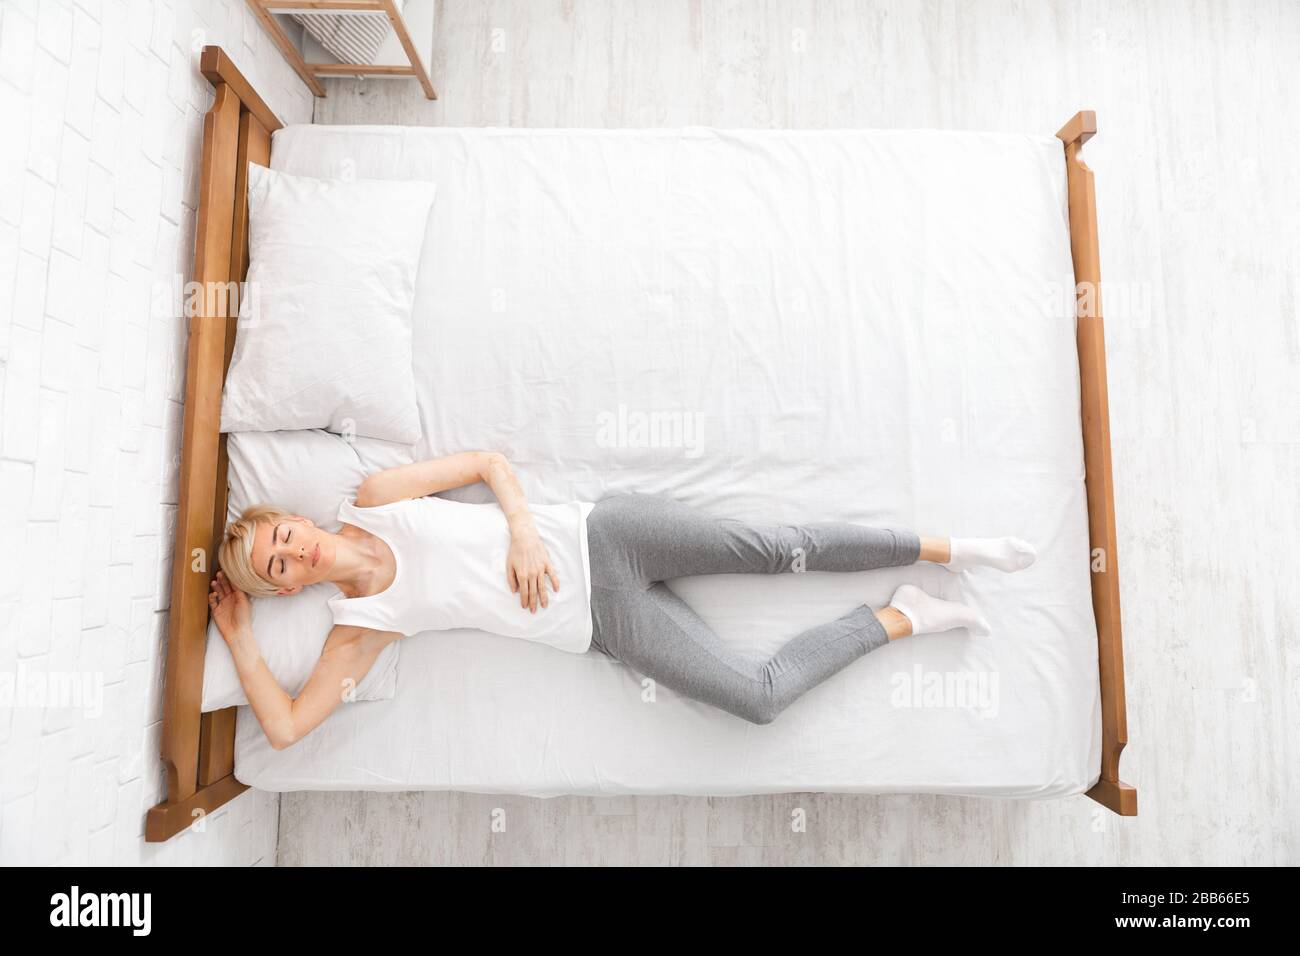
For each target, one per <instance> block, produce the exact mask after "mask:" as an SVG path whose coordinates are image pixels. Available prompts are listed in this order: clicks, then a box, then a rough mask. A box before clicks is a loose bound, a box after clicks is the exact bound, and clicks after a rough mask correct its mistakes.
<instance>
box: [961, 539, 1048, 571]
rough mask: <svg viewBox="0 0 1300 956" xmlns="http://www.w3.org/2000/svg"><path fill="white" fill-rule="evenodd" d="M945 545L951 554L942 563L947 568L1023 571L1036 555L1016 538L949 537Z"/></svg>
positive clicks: (1029, 546)
mask: <svg viewBox="0 0 1300 956" xmlns="http://www.w3.org/2000/svg"><path fill="white" fill-rule="evenodd" d="M948 547H949V548H950V549H951V551H952V554H951V556H950V557H949V558H948V560H947V561H945V562H944V565H943V566H944V567H945V568H947V569H948V570H950V571H965V570H966V569H967V568H997V569H998V570H999V571H1023V570H1024V569H1025V568H1027V567H1029V566H1030V565H1031V564H1033V563H1034V559H1035V558H1037V557H1038V552H1037V551H1035V550H1034V546H1033V545H1032V544H1030V543H1029V542H1028V541H1022V540H1020V539H1019V538H950V539H949V541H948Z"/></svg>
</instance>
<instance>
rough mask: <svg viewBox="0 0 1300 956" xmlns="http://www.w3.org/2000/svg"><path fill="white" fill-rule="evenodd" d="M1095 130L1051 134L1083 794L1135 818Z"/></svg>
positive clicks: (1088, 124) (1084, 118)
mask: <svg viewBox="0 0 1300 956" xmlns="http://www.w3.org/2000/svg"><path fill="white" fill-rule="evenodd" d="M1096 132H1097V114H1096V113H1094V112H1093V111H1092V110H1084V111H1082V112H1079V113H1076V114H1075V115H1074V116H1073V117H1072V118H1071V119H1070V121H1069V122H1068V123H1066V124H1065V126H1063V127H1062V128H1061V131H1060V132H1059V133H1057V134H1056V135H1057V137H1058V138H1059V139H1060V140H1061V142H1063V143H1064V144H1065V175H1066V183H1067V186H1068V189H1069V206H1070V253H1071V256H1072V257H1073V259H1074V281H1075V297H1076V305H1077V310H1076V314H1077V316H1078V332H1077V340H1078V349H1079V389H1080V403H1081V410H1082V416H1083V457H1084V472H1085V478H1086V481H1087V488H1088V539H1089V541H1090V542H1091V548H1092V610H1093V614H1094V616H1095V617H1096V619H1097V663H1098V669H1099V671H1100V675H1101V730H1102V751H1101V777H1100V778H1099V779H1098V781H1097V783H1096V785H1095V786H1093V788H1092V789H1091V790H1089V791H1088V796H1090V797H1092V799H1094V800H1096V801H1097V802H1098V803H1100V804H1101V805H1102V806H1104V807H1106V808H1107V809H1109V810H1112V811H1114V812H1115V813H1118V814H1120V815H1121V816H1126V817H1130V816H1136V815H1137V790H1136V788H1134V787H1132V786H1130V785H1129V784H1127V783H1124V782H1123V781H1122V780H1120V778H1119V758H1120V754H1121V753H1122V752H1123V750H1124V745H1125V744H1126V743H1128V716H1127V708H1126V704H1125V699H1124V639H1123V632H1122V630H1121V627H1120V614H1119V565H1118V562H1117V560H1116V534H1115V483H1114V478H1113V476H1112V472H1111V454H1110V405H1109V399H1108V396H1107V392H1106V334H1105V326H1104V323H1103V322H1102V317H1101V254H1100V252H1099V250H1098V243H1097V194H1096V188H1095V186H1094V184H1093V177H1092V170H1091V169H1089V168H1088V167H1087V166H1086V165H1085V164H1084V162H1083V160H1082V159H1080V158H1079V153H1080V151H1081V150H1082V149H1083V144H1084V143H1086V142H1087V141H1088V140H1089V139H1091V138H1092V135H1093V134H1094V133H1096Z"/></svg>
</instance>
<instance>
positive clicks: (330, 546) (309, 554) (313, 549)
mask: <svg viewBox="0 0 1300 956" xmlns="http://www.w3.org/2000/svg"><path fill="white" fill-rule="evenodd" d="M333 537H334V536H333V535H331V534H329V533H328V532H326V531H321V530H320V529H319V528H317V527H316V526H315V525H314V524H312V522H311V519H309V518H304V517H303V516H302V515H294V516H292V517H290V518H283V519H281V520H280V521H260V522H258V525H257V532H256V534H254V535H253V570H255V571H256V572H257V574H258V576H259V577H261V578H263V579H264V580H266V581H269V582H271V583H272V584H274V585H275V586H276V587H277V588H279V593H280V594H297V593H298V592H299V591H301V590H302V589H303V588H304V587H306V586H307V585H308V584H317V583H319V582H321V581H324V580H326V579H327V578H328V577H329V570H330V568H331V567H333V565H334V556H335V552H334V541H333Z"/></svg>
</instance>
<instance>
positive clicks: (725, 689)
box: [587, 494, 921, 724]
mask: <svg viewBox="0 0 1300 956" xmlns="http://www.w3.org/2000/svg"><path fill="white" fill-rule="evenodd" d="M587 539H588V547H589V552H590V557H591V614H592V622H593V625H594V630H593V636H592V646H593V647H595V648H596V649H598V650H601V651H603V652H605V653H606V654H608V655H610V656H611V657H614V658H617V659H618V660H620V661H622V662H623V663H624V664H627V665H628V666H630V667H632V668H633V669H635V670H637V671H639V672H640V673H641V674H643V675H645V676H647V677H650V678H652V679H653V680H654V681H656V682H657V683H659V684H662V685H663V686H665V687H669V688H671V689H673V690H675V691H677V692H679V693H682V694H685V695H687V696H688V697H692V698H694V699H696V700H701V701H704V702H705V703H708V704H712V705H713V706H715V707H720V708H722V709H723V710H725V711H727V712H728V713H732V714H735V715H736V716H738V717H743V718H744V719H745V720H748V721H752V722H753V723H756V724H766V723H770V722H771V721H772V720H774V719H775V718H776V715H777V714H779V713H781V711H783V710H784V709H785V708H786V707H788V706H789V705H790V704H791V703H793V702H794V701H795V700H796V699H797V698H798V697H799V696H800V695H801V694H803V693H804V692H805V691H807V690H808V689H810V688H812V687H815V686H817V685H818V684H820V683H821V682H822V681H824V680H826V678H828V677H830V676H831V675H832V674H834V673H836V672H837V671H839V670H840V669H842V668H844V667H846V666H848V665H849V664H851V663H853V661H855V660H857V659H858V658H859V657H862V656H863V655H864V654H866V653H868V652H870V651H873V650H875V649H876V648H878V647H883V646H884V645H885V644H886V643H888V641H889V638H888V636H887V635H886V634H885V629H884V627H883V626H881V624H880V622H879V621H878V620H877V619H876V616H875V614H874V613H872V611H871V609H870V608H868V607H866V606H865V605H864V606H862V607H859V608H857V609H855V610H854V611H852V612H850V613H848V614H846V615H845V616H844V617H841V618H840V619H839V620H837V621H832V622H831V623H829V624H822V625H819V626H818V627H814V628H812V629H811V630H808V631H804V632H803V633H802V634H800V635H799V636H798V637H795V638H794V639H793V640H791V641H789V642H788V643H787V644H785V646H783V647H782V648H781V649H780V650H779V651H777V653H776V654H775V655H774V656H773V657H771V658H769V659H767V660H756V659H754V658H751V657H747V656H745V655H743V654H739V653H737V652H736V651H734V650H732V649H731V648H729V647H728V646H727V645H726V644H725V643H723V642H722V640H721V639H720V638H719V637H718V636H717V635H716V634H714V633H713V631H712V630H711V629H710V628H709V626H708V625H707V624H705V623H704V621H702V620H701V619H700V617H699V615H697V614H696V613H695V612H694V611H692V610H691V609H690V608H689V607H688V606H687V605H686V603H685V602H684V601H683V600H682V599H681V598H679V597H677V595H675V594H674V593H673V592H672V591H670V590H669V589H668V587H667V586H666V585H665V584H664V583H663V582H664V580H665V579H667V578H675V577H684V576H686V575H692V574H741V573H746V572H748V573H757V574H778V573H780V572H782V571H791V570H794V569H795V568H796V566H798V567H799V568H800V569H802V570H808V571H868V570H871V569H872V568H891V567H898V566H900V565H905V564H912V563H914V562H915V561H916V559H917V556H918V555H919V554H920V550H921V540H920V538H918V537H917V536H916V535H915V534H914V533H912V532H911V531H889V530H884V529H879V528H867V527H863V526H861V525H853V524H845V523H833V524H807V525H784V526H777V525H750V524H746V523H745V522H742V521H735V520H732V519H728V518H714V517H710V516H709V515H706V514H702V513H700V512H699V511H696V510H694V509H693V508H689V507H687V506H686V505H684V504H681V503H680V502H676V501H673V500H671V499H669V498H662V497H658V496H655V495H642V494H622V495H615V496H613V497H610V498H604V499H602V500H601V501H599V502H597V503H596V506H595V508H593V509H592V511H591V513H590V514H589V515H588V516H587ZM797 562H800V563H799V564H798V565H797V564H796V563H797Z"/></svg>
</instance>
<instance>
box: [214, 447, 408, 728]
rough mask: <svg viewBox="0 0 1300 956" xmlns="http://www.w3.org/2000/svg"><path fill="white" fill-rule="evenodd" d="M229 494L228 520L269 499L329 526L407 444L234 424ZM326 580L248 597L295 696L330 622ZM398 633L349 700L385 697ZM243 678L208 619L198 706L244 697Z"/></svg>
mask: <svg viewBox="0 0 1300 956" xmlns="http://www.w3.org/2000/svg"><path fill="white" fill-rule="evenodd" d="M227 449H228V451H229V453H230V470H229V476H230V481H229V484H230V495H229V498H228V501H229V507H228V509H227V513H226V520H227V521H228V522H229V521H233V520H235V519H236V518H238V517H239V516H240V515H241V514H242V513H243V511H244V509H245V508H247V507H248V506H249V505H255V504H271V505H277V506H278V507H281V508H284V509H285V510H286V511H289V512H292V513H294V514H300V515H303V516H304V517H307V518H310V519H311V520H312V521H314V522H315V523H316V524H317V525H319V526H320V527H322V528H324V529H326V530H327V531H337V530H338V529H339V528H340V527H341V523H340V522H339V520H338V510H339V503H340V502H341V501H342V500H343V499H344V498H345V497H348V496H351V495H354V494H356V490H357V486H358V485H360V484H361V482H362V480H363V479H364V478H365V477H366V476H367V475H370V474H372V473H374V472H376V471H382V470H383V469H385V468H392V467H395V466H397V465H404V464H408V463H409V462H411V461H412V460H413V457H412V453H411V452H412V450H411V448H410V447H409V446H404V445H395V444H391V443H389V442H382V441H374V440H370V439H364V438H359V439H356V440H354V441H351V442H348V441H345V440H344V439H342V438H340V437H339V436H338V435H332V434H330V433H329V432H325V431H292V432H238V433H235V434H232V435H231V436H230V437H229V439H228V443H227ZM337 593H338V589H337V588H335V587H334V585H332V584H314V585H312V586H311V587H308V588H303V590H302V591H301V592H299V593H298V594H294V595H291V596H288V597H255V598H253V599H252V614H253V639H254V640H255V641H256V642H257V647H258V649H259V650H260V651H261V653H262V657H263V658H264V659H265V660H266V663H267V666H268V667H269V668H270V669H271V673H272V674H274V675H275V679H276V682H277V683H278V684H279V685H280V686H281V687H283V688H284V689H285V691H287V692H288V693H289V694H291V695H293V696H297V694H298V692H299V691H301V690H302V688H303V686H304V685H305V684H306V683H307V678H309V677H310V676H311V672H312V670H313V669H314V668H315V666H316V661H317V660H319V659H320V655H321V651H322V650H323V649H324V647H325V640H326V638H328V637H329V632H330V629H331V628H333V626H334V619H333V615H332V614H331V613H330V609H329V604H328V601H329V598H330V597H331V596H332V595H334V594H337ZM400 643H401V642H400V641H398V642H394V643H392V644H390V645H388V647H386V648H384V649H383V650H382V651H381V652H380V654H379V657H378V658H377V659H376V660H375V663H374V665H373V666H372V667H371V668H370V670H369V672H367V674H366V676H365V677H364V678H362V680H361V682H360V683H359V684H358V685H357V687H356V689H355V691H356V692H355V695H354V699H355V700H388V699H389V698H391V697H392V696H393V693H394V691H395V690H396V687H397V659H398V646H399V645H400ZM247 702H248V700H247V698H246V697H245V696H244V688H243V685H242V684H240V682H239V672H238V671H237V670H236V669H235V659H234V658H233V657H231V655H230V648H229V647H227V646H226V641H225V638H223V637H222V636H221V634H220V632H219V631H218V630H217V626H216V624H214V623H212V622H211V621H209V622H208V644H207V650H206V653H205V656H204V662H203V705H202V709H203V710H205V711H206V710H221V709H222V708H223V707H233V706H236V705H238V704H245V703H247Z"/></svg>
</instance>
